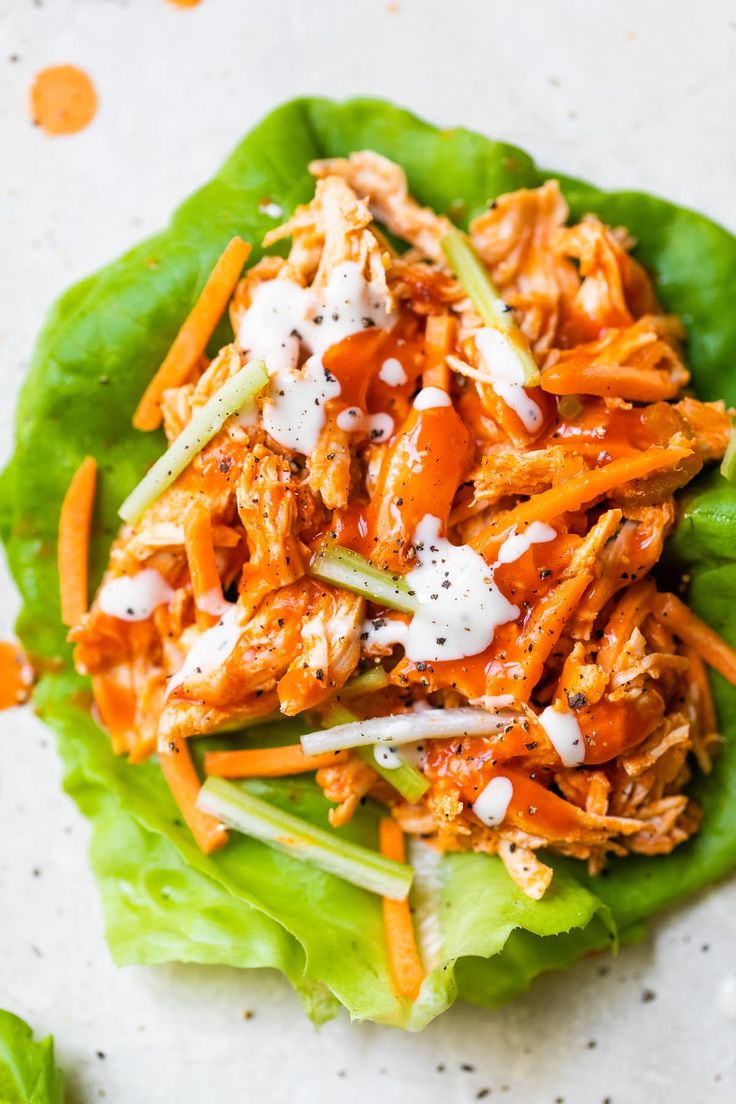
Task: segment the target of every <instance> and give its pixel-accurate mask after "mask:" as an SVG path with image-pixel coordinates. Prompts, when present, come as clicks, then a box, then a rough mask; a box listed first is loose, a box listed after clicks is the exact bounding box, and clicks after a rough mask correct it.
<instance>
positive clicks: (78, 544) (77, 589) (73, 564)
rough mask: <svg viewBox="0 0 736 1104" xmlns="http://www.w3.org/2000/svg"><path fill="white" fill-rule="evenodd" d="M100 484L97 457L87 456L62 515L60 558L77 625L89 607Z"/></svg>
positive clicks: (68, 616)
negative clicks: (92, 533)
mask: <svg viewBox="0 0 736 1104" xmlns="http://www.w3.org/2000/svg"><path fill="white" fill-rule="evenodd" d="M96 486H97V461H96V460H95V459H94V457H93V456H86V457H85V458H84V460H83V461H82V463H81V464H80V465H79V467H78V468H77V470H76V472H75V473H74V476H73V477H72V481H71V483H70V484H69V488H68V490H67V492H66V494H65V495H64V501H63V502H62V504H61V514H60V515H59V543H58V553H57V555H58V561H57V562H58V567H59V588H60V597H61V620H62V622H63V623H64V624H65V625H76V624H77V623H78V622H79V621H80V620H81V618H82V616H83V614H85V613H86V612H87V610H88V608H89V595H88V578H89V534H90V529H91V527H92V511H93V509H94V502H95V488H96Z"/></svg>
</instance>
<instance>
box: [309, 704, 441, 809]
mask: <svg viewBox="0 0 736 1104" xmlns="http://www.w3.org/2000/svg"><path fill="white" fill-rule="evenodd" d="M323 719H324V722H325V725H326V726H327V727H328V728H331V727H333V726H336V725H345V724H355V723H357V717H356V716H355V714H354V713H351V712H350V710H349V709H346V708H345V706H344V705H337V704H335V705H331V706H330V708H329V709H328V710H327V712H326V713H325V714H324V718H323ZM392 750H393V751H394V755H396V757H397V758H398V759H401V766H399V767H393V768H392V767H385V766H384V765H383V763H379V762H378V760H377V759H376V745H374V744H369V745H368V746H364V747H359V748H357V752H358V755H359V756H360V757H361V759H362V760H363V762H365V763H367V764H368V766H370V767H373V769H374V771H375V772H376V774H380V776H381V778H385V779H386V781H387V782H390V783H391V785H392V786H393V788H394V789H395V790H396V791H397V792H398V793H400V794H401V796H402V797H404V798H406V800H407V801H411V803H412V804H414V802H415V801H418V800H419V798H420V797H421V796H422V794H423V793H426V792H427V790H428V789H429V782H428V781H427V779H426V778H425V777H424V775H423V774H422V772H421V771H420V770H417V768H416V767H415V766H412V764H411V763H407V762H406V761H405V760H404V759H403V758H402V756H401V754H400V753H399V752H397V751H396V750H395V749H392Z"/></svg>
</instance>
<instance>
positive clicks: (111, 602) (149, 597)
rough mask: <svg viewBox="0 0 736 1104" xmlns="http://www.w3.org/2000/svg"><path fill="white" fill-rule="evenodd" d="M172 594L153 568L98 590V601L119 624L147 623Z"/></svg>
mask: <svg viewBox="0 0 736 1104" xmlns="http://www.w3.org/2000/svg"><path fill="white" fill-rule="evenodd" d="M173 594H174V592H173V590H172V589H171V587H170V586H169V584H168V583H167V582H166V580H165V579H164V578H163V576H162V575H159V573H158V571H154V569H153V568H152V567H147V568H145V570H144V571H139V572H138V574H137V575H120V576H119V577H118V578H117V579H111V580H110V582H109V583H105V585H104V586H103V587H102V589H101V590H100V593H99V595H98V597H97V600H98V602H99V604H100V609H101V610H102V612H103V613H107V614H109V616H110V617H117V619H118V621H146V620H147V619H148V618H149V617H150V616H151V614H152V613H153V611H154V610H156V609H158V607H159V606H165V605H166V604H167V602H170V601H171V598H172V597H173Z"/></svg>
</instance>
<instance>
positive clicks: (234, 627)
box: [166, 602, 243, 697]
mask: <svg viewBox="0 0 736 1104" xmlns="http://www.w3.org/2000/svg"><path fill="white" fill-rule="evenodd" d="M239 612H240V611H239V609H238V606H237V605H236V604H235V603H234V602H233V603H230V604H229V608H228V609H227V611H226V612H225V613H224V614H223V615H222V617H221V618H220V620H219V621H218V622H217V624H216V625H213V626H212V628H211V629H207V631H206V632H203V633H202V635H201V636H200V637H199V638H198V639H197V640H196V641H195V642H194V644H193V645H192V647H191V648H190V649H189V651H188V653H187V657H186V659H185V660H184V663H183V664H182V666H181V667H180V668H179V670H178V671H177V672H176V674H175V675H172V677H171V678H170V679H169V683H168V686H167V688H166V696H167V697H168V695H169V694H170V693H171V692H172V691H173V690H175V689H176V687H177V686H181V685H182V683H184V682H186V680H187V679H188V678H189V676H190V675H194V674H197V675H201V674H206V673H207V672H208V671H214V670H216V668H218V667H219V666H220V664H221V663H224V661H225V660H226V659H227V657H228V656H229V655H230V653H231V652H232V650H233V648H234V647H235V645H236V644H237V643H238V641H239V640H240V637H241V636H242V633H243V626H242V625H241V624H240V621H239V620H238V615H239Z"/></svg>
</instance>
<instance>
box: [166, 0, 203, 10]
mask: <svg viewBox="0 0 736 1104" xmlns="http://www.w3.org/2000/svg"><path fill="white" fill-rule="evenodd" d="M167 2H168V3H169V4H172V5H173V6H174V7H175V8H196V7H197V5H198V4H199V3H200V0H167Z"/></svg>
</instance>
